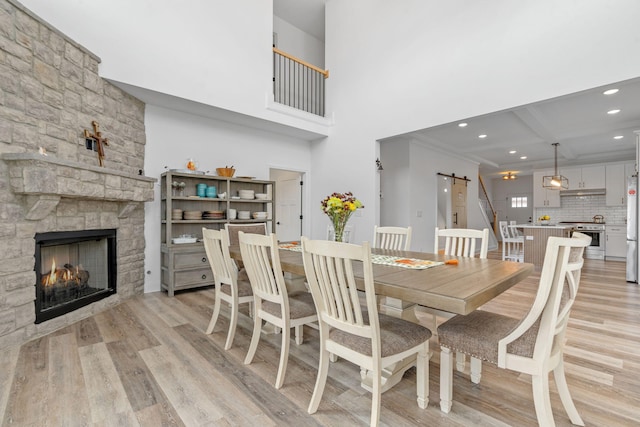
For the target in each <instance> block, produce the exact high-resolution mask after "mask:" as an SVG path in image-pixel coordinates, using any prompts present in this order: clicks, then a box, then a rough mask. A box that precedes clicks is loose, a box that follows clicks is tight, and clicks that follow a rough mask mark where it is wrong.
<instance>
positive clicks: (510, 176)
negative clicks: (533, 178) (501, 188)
mask: <svg viewBox="0 0 640 427" xmlns="http://www.w3.org/2000/svg"><path fill="white" fill-rule="evenodd" d="M502 179H503V180H504V181H513V180H514V179H518V175H516V174H515V172H507V174H506V175H502Z"/></svg>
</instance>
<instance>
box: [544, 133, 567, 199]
mask: <svg viewBox="0 0 640 427" xmlns="http://www.w3.org/2000/svg"><path fill="white" fill-rule="evenodd" d="M551 145H553V148H554V159H555V161H554V166H555V169H554V172H553V175H551V176H549V175H547V176H543V177H542V186H543V187H544V188H546V189H548V190H566V189H568V188H569V180H568V179H567V177H566V176H562V175H560V174H559V173H558V145H560V143H558V142H554V143H553V144H551Z"/></svg>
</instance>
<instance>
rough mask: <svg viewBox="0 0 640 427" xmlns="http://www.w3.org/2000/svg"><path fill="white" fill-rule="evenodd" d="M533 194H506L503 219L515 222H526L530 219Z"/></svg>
mask: <svg viewBox="0 0 640 427" xmlns="http://www.w3.org/2000/svg"><path fill="white" fill-rule="evenodd" d="M532 202H533V194H532V193H513V194H507V197H506V206H505V209H504V213H505V217H504V218H502V219H503V220H504V221H516V223H517V224H527V223H530V222H531V221H532V216H533V207H532Z"/></svg>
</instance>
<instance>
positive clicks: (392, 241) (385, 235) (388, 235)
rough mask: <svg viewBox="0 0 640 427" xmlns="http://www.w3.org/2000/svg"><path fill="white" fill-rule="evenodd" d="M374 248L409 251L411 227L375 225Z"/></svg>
mask: <svg viewBox="0 0 640 427" xmlns="http://www.w3.org/2000/svg"><path fill="white" fill-rule="evenodd" d="M372 247H374V248H380V249H393V250H396V251H408V250H409V248H410V247H411V227H406V228H405V227H378V226H377V225H375V226H374V227H373V245H372Z"/></svg>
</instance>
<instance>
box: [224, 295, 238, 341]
mask: <svg viewBox="0 0 640 427" xmlns="http://www.w3.org/2000/svg"><path fill="white" fill-rule="evenodd" d="M237 324H238V302H237V301H235V302H234V303H232V304H231V319H229V332H228V333H227V342H226V343H225V344H224V349H225V350H229V349H230V348H231V345H232V344H233V337H234V336H235V334H236V325H237Z"/></svg>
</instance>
